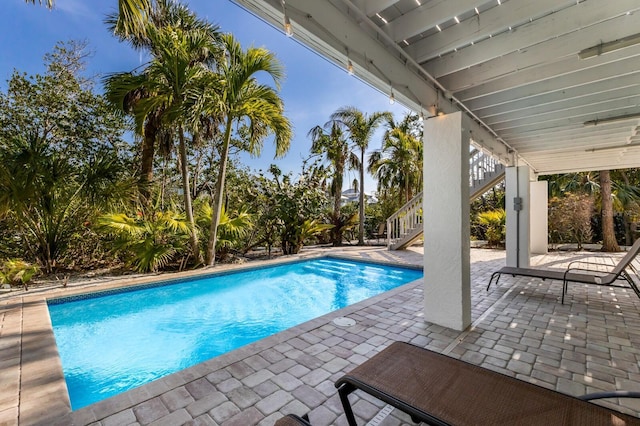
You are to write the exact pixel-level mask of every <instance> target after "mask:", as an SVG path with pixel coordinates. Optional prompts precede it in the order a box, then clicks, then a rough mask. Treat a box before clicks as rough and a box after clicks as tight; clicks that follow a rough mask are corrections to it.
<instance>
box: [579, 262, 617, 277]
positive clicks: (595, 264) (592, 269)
mask: <svg viewBox="0 0 640 426" xmlns="http://www.w3.org/2000/svg"><path fill="white" fill-rule="evenodd" d="M573 265H587V266H594V267H595V266H597V267H599V268H609V271H601V270H598V269H595V268H588V267H582V268H581V267H574V266H573ZM615 267H616V265H605V264H602V263H595V262H585V261H584V260H574V261H573V262H571V263H569V265H567V272H568V271H570V270H577V271H590V272H600V273H603V274H608V273H609V272H611V270H612V269H614V268H615Z"/></svg>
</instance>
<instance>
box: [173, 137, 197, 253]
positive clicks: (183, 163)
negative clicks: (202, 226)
mask: <svg viewBox="0 0 640 426" xmlns="http://www.w3.org/2000/svg"><path fill="white" fill-rule="evenodd" d="M178 132H179V137H180V147H179V149H180V172H181V174H182V192H183V196H184V210H185V212H186V214H187V220H188V221H189V224H190V225H191V235H190V237H189V241H190V243H191V251H192V252H193V256H194V259H195V261H196V264H200V263H202V254H201V253H200V247H199V245H198V230H197V229H196V221H195V219H194V218H193V207H192V206H191V191H190V190H189V168H188V160H187V147H186V145H185V142H184V131H183V130H182V127H181V128H180V129H179V130H178Z"/></svg>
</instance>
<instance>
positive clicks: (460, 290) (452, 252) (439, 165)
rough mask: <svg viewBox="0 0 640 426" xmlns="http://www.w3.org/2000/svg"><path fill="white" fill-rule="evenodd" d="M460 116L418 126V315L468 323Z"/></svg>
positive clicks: (465, 164)
mask: <svg viewBox="0 0 640 426" xmlns="http://www.w3.org/2000/svg"><path fill="white" fill-rule="evenodd" d="M466 121H467V119H466V117H464V116H463V115H462V113H460V112H456V113H452V114H447V115H444V116H441V117H434V118H431V119H429V120H426V121H425V122H424V203H423V204H424V207H423V209H424V218H425V219H424V241H425V243H424V315H425V320H426V321H429V322H432V323H435V324H439V325H442V326H444V327H449V328H453V329H455V330H464V329H465V328H467V327H468V326H469V325H470V324H471V278H470V272H469V271H470V269H469V264H470V260H469V250H470V248H469V247H470V244H469V241H470V224H469V135H470V132H469V126H468V124H467V122H466Z"/></svg>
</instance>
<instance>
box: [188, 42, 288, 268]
mask: <svg viewBox="0 0 640 426" xmlns="http://www.w3.org/2000/svg"><path fill="white" fill-rule="evenodd" d="M222 42H223V45H224V50H225V54H226V57H225V58H224V60H223V61H221V62H220V63H219V64H218V69H217V73H216V74H211V75H210V78H211V79H212V80H213V81H211V82H206V81H205V85H206V86H209V87H212V86H217V90H209V91H205V96H206V97H207V99H204V100H203V111H205V115H209V116H212V117H221V118H222V121H223V122H224V132H223V138H222V147H221V150H220V165H219V171H218V179H217V181H216V187H215V192H214V197H213V200H212V207H213V217H212V220H211V231H210V234H209V235H210V236H209V242H208V244H207V253H206V262H207V264H208V265H211V266H213V265H214V264H215V247H216V240H217V232H218V225H219V224H220V215H221V211H222V200H223V196H224V183H225V177H226V170H227V162H228V156H229V148H230V144H231V135H232V130H233V127H234V124H235V125H237V124H238V123H243V124H246V125H247V128H248V130H249V132H248V133H249V134H248V138H249V140H248V145H247V149H248V151H249V152H250V153H251V154H252V155H259V154H260V151H261V148H262V144H263V141H264V138H265V137H266V136H267V135H268V134H269V133H273V134H274V135H275V140H274V143H275V146H276V156H277V157H281V156H283V155H284V154H286V152H287V151H288V150H289V144H290V143H291V133H292V131H291V124H290V123H289V120H288V119H287V118H286V117H285V116H284V106H283V104H282V100H281V99H280V97H279V96H278V94H277V92H276V90H275V89H274V88H272V87H270V86H268V85H264V84H260V83H258V81H257V79H256V74H258V73H260V72H264V73H266V74H267V75H268V76H269V77H271V78H272V79H273V81H274V82H275V85H276V88H279V84H280V80H281V79H282V77H283V69H282V67H281V65H280V63H279V62H278V61H277V59H276V57H275V55H274V54H273V53H271V52H269V51H268V50H266V49H264V48H255V47H250V48H248V49H247V50H246V51H244V50H242V46H241V45H240V43H238V42H237V41H236V40H235V38H234V37H233V36H232V35H231V34H226V35H224V36H222ZM196 103H197V102H196Z"/></svg>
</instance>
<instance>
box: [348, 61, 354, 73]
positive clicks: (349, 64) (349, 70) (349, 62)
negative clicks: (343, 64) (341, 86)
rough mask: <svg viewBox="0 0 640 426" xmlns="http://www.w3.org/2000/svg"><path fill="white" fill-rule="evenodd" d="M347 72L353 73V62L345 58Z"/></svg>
mask: <svg viewBox="0 0 640 426" xmlns="http://www.w3.org/2000/svg"><path fill="white" fill-rule="evenodd" d="M347 72H348V73H349V75H353V63H352V62H351V59H347Z"/></svg>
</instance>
